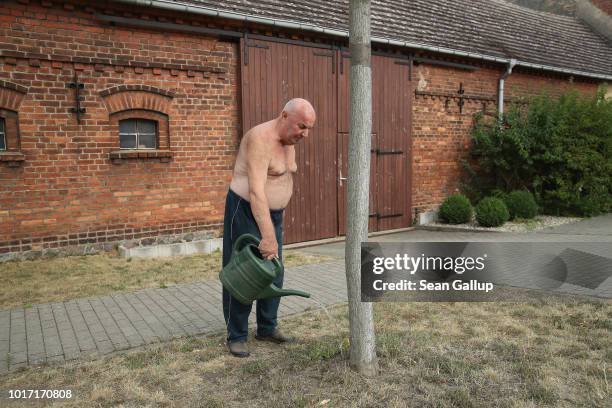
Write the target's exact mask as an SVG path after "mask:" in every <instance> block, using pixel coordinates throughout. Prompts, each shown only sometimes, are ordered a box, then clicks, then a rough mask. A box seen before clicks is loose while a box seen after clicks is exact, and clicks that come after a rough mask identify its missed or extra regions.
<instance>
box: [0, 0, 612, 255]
mask: <svg viewBox="0 0 612 408" xmlns="http://www.w3.org/2000/svg"><path fill="white" fill-rule="evenodd" d="M254 3H257V4H258V7H253V4H254ZM404 3H405V4H404ZM433 3H436V5H437V7H431V4H433ZM141 4H142V2H140V3H139V4H137V2H132V1H117V2H113V1H111V2H99V1H76V0H66V1H61V2H57V1H46V0H42V1H41V0H31V1H28V0H21V1H7V2H3V3H2V4H1V5H0V27H1V32H0V64H1V65H0V183H1V187H0V257H3V259H9V258H11V257H13V256H15V255H16V254H22V255H23V254H26V255H27V254H33V255H37V254H40V253H44V252H49V251H51V252H53V251H54V250H56V249H58V248H73V249H74V250H75V252H81V253H82V252H83V251H91V250H95V249H96V248H107V249H108V248H110V247H112V246H113V245H115V244H116V243H118V242H121V241H126V240H136V241H137V242H138V243H139V244H151V243H155V242H172V241H176V240H194V239H199V238H207V237H218V236H219V235H220V234H221V229H222V222H223V219H222V217H223V204H224V198H225V194H226V191H227V188H228V185H229V181H230V179H231V171H232V165H233V161H234V158H235V153H236V149H237V146H238V142H239V140H240V137H241V134H242V132H243V131H244V130H246V129H247V128H249V127H251V126H253V125H254V124H256V123H259V122H261V121H263V120H268V119H271V118H273V117H274V116H276V115H277V114H278V113H279V110H280V109H281V108H282V106H283V104H284V102H285V101H286V100H287V99H289V98H291V97H296V96H303V97H306V98H308V99H310V100H311V101H312V102H313V104H314V106H315V109H316V110H317V113H318V120H317V126H316V129H315V131H314V133H313V137H312V138H310V139H311V140H310V141H308V143H305V144H304V145H302V146H300V148H299V150H298V171H299V176H298V178H297V179H296V191H295V195H294V198H293V199H292V202H291V204H290V207H289V208H288V210H287V214H286V226H285V240H286V241H287V242H296V241H306V240H312V239H319V238H326V237H332V236H337V235H342V234H343V232H344V229H343V228H344V217H345V215H344V210H343V208H344V201H343V200H344V199H345V198H344V197H345V191H344V189H345V184H346V183H344V185H343V183H342V179H343V178H344V177H343V174H344V175H346V173H343V172H345V171H346V170H345V169H346V152H345V149H346V141H347V135H348V113H347V112H348V108H347V106H348V105H347V103H348V71H349V65H350V61H349V58H348V39H347V34H346V30H347V21H348V17H347V10H348V5H347V2H346V1H332V2H329V1H326V2H324V1H318V0H317V1H313V2H308V3H303V4H301V5H300V4H297V5H296V4H294V3H282V2H280V1H269V2H261V3H260V2H246V1H240V0H232V1H225V2H222V3H219V2H209V1H204V0H201V1H198V0H190V1H182V2H174V1H158V2H153V3H151V4H150V5H149V6H143V5H141ZM372 35H373V37H374V39H373V52H374V56H373V87H374V92H373V94H374V101H373V103H374V123H373V152H372V186H371V209H370V212H371V218H370V219H371V229H372V230H389V229H395V228H401V227H406V226H409V225H412V222H413V220H414V217H415V215H416V214H417V213H419V212H422V211H426V210H429V209H433V208H436V207H437V205H439V203H440V202H441V201H442V200H443V199H444V197H446V196H447V195H448V194H450V193H452V192H454V191H455V190H456V189H457V187H458V181H459V174H460V164H459V159H460V158H461V157H463V156H464V155H465V154H466V152H467V148H468V146H469V129H470V126H471V123H472V116H473V114H474V113H476V112H478V111H482V110H486V111H488V112H494V111H495V109H496V107H497V104H498V99H499V85H500V78H501V77H502V76H503V75H504V73H505V72H506V71H507V70H508V67H509V66H510V65H512V70H511V73H509V74H507V76H506V78H505V87H504V88H505V91H504V94H503V97H504V99H505V100H506V103H510V102H511V101H512V100H513V99H516V98H517V97H520V96H524V95H528V94H533V93H537V92H540V91H542V90H550V91H552V92H560V91H563V90H566V89H568V88H570V87H575V88H578V89H579V90H581V91H584V92H589V93H590V92H595V90H596V89H597V87H598V86H599V85H600V84H602V83H603V82H605V81H610V80H611V79H612V67H611V64H610V61H612V47H611V46H610V44H609V43H607V42H606V41H605V40H603V39H602V38H601V37H599V36H598V35H597V34H595V33H594V32H593V31H591V30H590V29H589V28H588V27H587V26H585V25H584V24H583V23H580V22H579V21H577V20H575V19H573V18H572V17H565V16H554V15H551V14H548V13H541V12H537V11H533V10H527V9H523V8H520V7H518V6H515V5H510V4H507V3H505V2H503V1H500V0H477V1H467V0H462V1H458V2H443V1H434V2H431V1H429V2H426V1H424V0H423V1H421V0H419V1H413V2H401V1H374V2H373V5H372ZM83 245H86V246H85V247H83Z"/></svg>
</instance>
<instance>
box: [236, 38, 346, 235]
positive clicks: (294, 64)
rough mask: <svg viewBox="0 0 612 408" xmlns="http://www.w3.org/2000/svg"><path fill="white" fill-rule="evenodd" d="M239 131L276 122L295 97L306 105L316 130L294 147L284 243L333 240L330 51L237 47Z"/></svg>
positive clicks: (265, 44) (259, 44)
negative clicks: (294, 163) (239, 59)
mask: <svg viewBox="0 0 612 408" xmlns="http://www.w3.org/2000/svg"><path fill="white" fill-rule="evenodd" d="M241 50H242V56H243V61H242V65H241V75H242V112H243V127H244V131H246V130H248V129H250V128H251V127H253V126H255V125H257V124H259V123H262V122H265V121H267V120H270V119H273V118H275V117H277V116H278V115H279V114H280V112H281V110H282V108H283V106H284V105H285V103H286V102H287V101H288V100H289V99H291V98H295V97H303V98H306V99H307V100H309V101H310V102H311V103H312V104H313V106H314V108H315V111H316V113H317V121H316V124H315V128H314V129H313V130H312V131H311V132H309V137H308V138H307V139H306V140H303V141H301V142H300V143H298V144H297V145H296V160H297V166H298V173H297V175H296V177H295V178H294V190H293V197H292V198H291V201H290V202H289V206H288V207H287V210H286V211H285V222H284V242H285V243H292V242H301V241H310V240H315V239H321V238H329V237H335V236H336V235H337V232H338V230H337V229H338V214H337V194H338V191H337V187H336V179H337V173H336V172H337V169H336V160H337V146H336V122H337V116H338V114H337V97H336V72H335V65H334V64H335V60H336V57H335V53H334V51H333V50H331V49H325V48H315V47H304V46H300V45H295V44H290V43H280V42H270V41H258V40H252V39H249V40H248V43H245V41H244V40H242V41H241Z"/></svg>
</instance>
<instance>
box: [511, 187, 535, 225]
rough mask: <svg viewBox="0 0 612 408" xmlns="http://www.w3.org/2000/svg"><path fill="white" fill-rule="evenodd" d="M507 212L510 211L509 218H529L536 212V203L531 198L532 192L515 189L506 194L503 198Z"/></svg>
mask: <svg viewBox="0 0 612 408" xmlns="http://www.w3.org/2000/svg"><path fill="white" fill-rule="evenodd" d="M503 200H504V203H506V207H508V212H509V213H510V219H511V220H513V219H515V218H525V219H528V220H529V219H531V218H533V217H535V216H536V215H537V214H538V205H537V204H536V202H535V198H533V194H531V193H530V192H529V191H525V190H515V191H513V192H511V193H510V194H507V195H506V196H504V198H503Z"/></svg>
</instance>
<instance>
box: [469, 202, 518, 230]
mask: <svg viewBox="0 0 612 408" xmlns="http://www.w3.org/2000/svg"><path fill="white" fill-rule="evenodd" d="M509 218H510V214H509V213H508V208H507V207H506V204H504V202H503V201H502V200H500V199H499V198H495V197H486V198H483V199H482V201H480V202H479V203H478V205H477V206H476V221H478V224H480V225H482V226H483V227H499V226H500V225H503V224H504V223H505V222H506V221H508V219H509Z"/></svg>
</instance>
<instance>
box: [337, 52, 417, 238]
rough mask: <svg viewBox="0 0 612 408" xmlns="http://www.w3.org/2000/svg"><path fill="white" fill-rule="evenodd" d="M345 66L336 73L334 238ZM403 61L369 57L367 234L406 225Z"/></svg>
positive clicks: (407, 115) (342, 190) (345, 118)
mask: <svg viewBox="0 0 612 408" xmlns="http://www.w3.org/2000/svg"><path fill="white" fill-rule="evenodd" d="M349 70H350V60H349V58H348V55H346V54H343V56H342V59H341V60H339V67H338V135H337V139H338V173H339V181H338V234H339V235H344V234H345V233H346V213H345V211H346V190H347V184H346V182H347V180H345V179H346V178H347V177H346V175H347V174H348V166H347V157H348V132H349V97H350V95H349ZM411 89H412V88H411V84H410V78H409V65H408V61H405V60H397V59H394V58H388V57H382V56H372V147H371V156H370V158H371V162H370V208H369V217H370V221H369V225H368V229H369V231H370V232H374V231H385V230H389V229H396V228H402V227H407V226H409V225H410V223H411V221H412V220H411V215H410V208H411V202H410V201H411V199H410V192H411V187H410V174H409V168H410V167H409V166H410V161H409V149H410V144H411V143H410V126H411V125H410V120H411V112H412V106H411V103H412V102H411V101H412V92H411Z"/></svg>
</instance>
